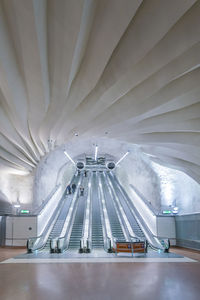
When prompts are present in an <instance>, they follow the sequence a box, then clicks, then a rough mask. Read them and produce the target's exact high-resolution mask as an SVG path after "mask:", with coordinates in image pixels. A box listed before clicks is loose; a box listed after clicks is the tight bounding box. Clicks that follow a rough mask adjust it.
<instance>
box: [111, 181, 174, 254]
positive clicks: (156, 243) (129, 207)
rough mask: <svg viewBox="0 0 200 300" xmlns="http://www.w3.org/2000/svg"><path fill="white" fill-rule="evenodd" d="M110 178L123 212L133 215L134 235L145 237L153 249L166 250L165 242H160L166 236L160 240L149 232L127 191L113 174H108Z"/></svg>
mask: <svg viewBox="0 0 200 300" xmlns="http://www.w3.org/2000/svg"><path fill="white" fill-rule="evenodd" d="M110 179H111V182H112V184H113V185H114V188H115V189H116V190H117V191H118V192H117V193H118V194H119V198H121V203H122V205H123V207H124V210H125V213H126V214H127V216H128V215H129V218H130V216H131V215H130V213H131V214H132V216H133V220H134V221H133V223H132V224H133V228H134V227H135V231H134V233H135V235H137V236H138V237H141V238H146V240H147V241H148V244H149V246H150V247H151V248H152V249H153V250H156V251H158V250H159V251H160V250H161V251H166V250H167V247H168V245H167V244H165V243H164V244H162V242H163V239H166V238H160V239H161V240H160V239H159V237H156V236H154V235H153V233H152V232H151V230H150V229H149V227H148V226H147V225H146V223H145V222H144V220H143V218H142V216H141V215H140V213H139V212H138V211H137V209H136V207H135V206H134V204H133V202H132V201H131V200H130V198H129V197H128V195H127V193H126V192H125V190H124V189H123V187H122V186H121V185H120V183H119V182H118V180H117V178H116V177H115V176H114V175H112V176H111V175H110ZM120 195H121V196H120ZM135 221H136V222H135Z"/></svg>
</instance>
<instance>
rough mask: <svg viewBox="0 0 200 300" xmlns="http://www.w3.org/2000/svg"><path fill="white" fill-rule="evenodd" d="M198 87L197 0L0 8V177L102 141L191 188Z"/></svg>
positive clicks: (62, 1)
mask: <svg viewBox="0 0 200 300" xmlns="http://www.w3.org/2000/svg"><path fill="white" fill-rule="evenodd" d="M199 83H200V1H199V0H198V1H195V0H184V1H183V0H167V1H166V0H143V1H142V0H58V1H57V0H0V167H1V168H8V169H10V170H19V171H20V170H22V171H23V170H27V171H31V170H32V169H33V168H35V167H36V165H37V163H38V162H39V161H40V158H41V157H42V156H43V155H44V154H45V153H46V152H48V151H49V150H50V149H52V148H53V147H55V146H57V145H61V144H63V143H68V142H70V141H72V140H74V139H77V138H78V139H80V141H81V140H85V139H88V138H90V137H91V138H96V139H98V137H99V138H100V137H106V138H108V141H109V138H112V139H115V140H116V141H118V140H120V141H123V142H127V143H132V144H138V145H141V149H142V150H143V151H144V152H145V153H148V154H149V155H151V159H153V160H155V161H158V162H160V163H162V164H165V165H168V166H171V167H174V168H177V169H181V170H184V172H186V173H187V174H189V175H190V176H191V177H193V178H194V179H195V180H197V181H199V182H200V168H199V166H200V84H199ZM75 134H76V135H77V134H78V137H77V136H75ZM119 144H120V143H119ZM80 153H81V149H80Z"/></svg>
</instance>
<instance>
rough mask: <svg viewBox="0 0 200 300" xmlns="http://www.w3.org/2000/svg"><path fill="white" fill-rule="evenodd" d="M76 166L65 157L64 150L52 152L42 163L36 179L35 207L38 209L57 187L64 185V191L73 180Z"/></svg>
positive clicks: (37, 170) (58, 149)
mask: <svg viewBox="0 0 200 300" xmlns="http://www.w3.org/2000/svg"><path fill="white" fill-rule="evenodd" d="M75 169H76V168H75V166H74V165H73V164H72V163H71V162H70V161H69V160H68V158H67V157H66V156H65V155H64V148H63V147H60V148H57V149H55V150H54V151H51V152H50V153H49V154H48V155H46V156H45V157H43V159H42V160H41V161H40V163H39V165H38V167H37V169H36V175H35V178H34V187H33V206H34V207H35V208H36V207H38V206H40V205H41V204H42V202H44V201H45V199H46V198H47V196H48V195H49V194H50V193H51V191H52V190H53V189H54V188H55V186H56V185H59V184H61V185H62V191H63V192H64V189H65V188H66V185H67V183H68V182H69V181H70V180H71V178H72V176H73V174H74V172H75Z"/></svg>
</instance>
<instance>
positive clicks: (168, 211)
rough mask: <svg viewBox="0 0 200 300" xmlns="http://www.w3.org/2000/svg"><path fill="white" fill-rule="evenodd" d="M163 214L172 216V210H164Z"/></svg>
mask: <svg viewBox="0 0 200 300" xmlns="http://www.w3.org/2000/svg"><path fill="white" fill-rule="evenodd" d="M163 214H172V211H171V210H163Z"/></svg>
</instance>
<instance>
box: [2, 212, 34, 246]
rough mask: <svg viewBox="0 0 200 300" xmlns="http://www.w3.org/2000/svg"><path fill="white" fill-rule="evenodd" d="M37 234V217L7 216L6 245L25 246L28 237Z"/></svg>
mask: <svg viewBox="0 0 200 300" xmlns="http://www.w3.org/2000/svg"><path fill="white" fill-rule="evenodd" d="M36 235H37V217H35V216H34V217H7V219H6V245H7V246H25V245H26V242H27V239H28V238H29V237H34V236H36Z"/></svg>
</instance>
